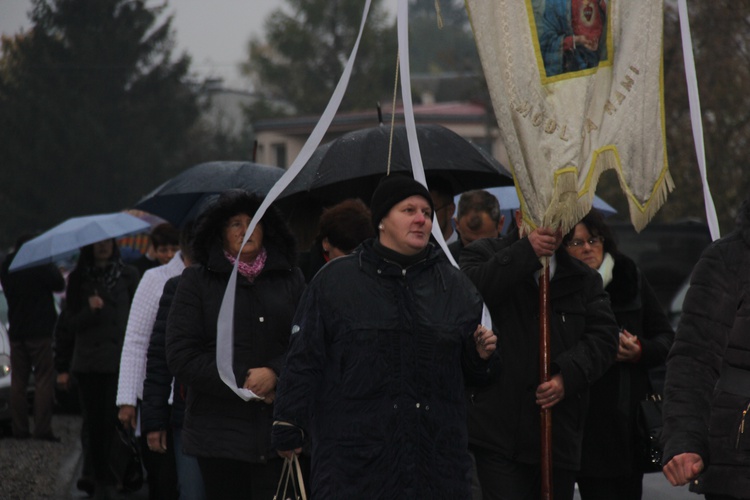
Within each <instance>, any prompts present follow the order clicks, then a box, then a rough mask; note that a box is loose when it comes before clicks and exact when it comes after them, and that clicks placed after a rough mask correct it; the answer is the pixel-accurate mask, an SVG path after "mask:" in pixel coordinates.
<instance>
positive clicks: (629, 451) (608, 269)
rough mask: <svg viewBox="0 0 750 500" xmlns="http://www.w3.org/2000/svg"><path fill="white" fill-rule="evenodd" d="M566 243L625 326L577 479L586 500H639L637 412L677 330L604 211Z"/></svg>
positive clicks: (594, 407)
mask: <svg viewBox="0 0 750 500" xmlns="http://www.w3.org/2000/svg"><path fill="white" fill-rule="evenodd" d="M563 245H564V246H565V248H566V249H567V251H568V254H570V255H571V256H572V257H575V258H577V259H579V260H581V261H582V262H584V263H586V264H588V265H589V266H590V267H592V268H593V269H596V270H597V271H599V274H600V275H601V277H602V281H603V283H604V289H605V291H606V292H607V293H608V294H609V297H610V300H611V304H612V311H613V312H614V313H615V318H616V319H617V322H618V323H619V325H620V329H621V333H620V344H619V346H618V350H617V362H616V363H615V364H614V365H612V367H611V368H610V369H609V370H607V372H606V373H605V374H604V375H603V376H602V378H601V379H599V380H598V381H597V382H596V383H595V384H594V385H593V386H592V387H591V400H590V406H589V413H588V417H587V418H586V427H585V429H584V434H583V452H582V456H581V470H580V473H579V475H578V477H577V482H578V488H579V491H580V494H581V498H582V500H592V499H622V500H625V499H628V500H632V499H640V498H641V492H642V481H643V472H644V471H643V468H642V467H641V466H640V465H639V460H638V459H639V449H638V446H637V439H636V408H637V406H638V402H639V401H641V400H642V399H645V398H646V396H647V395H648V394H649V393H651V392H652V388H651V383H650V381H649V377H648V370H649V369H650V368H654V367H656V366H659V365H662V364H663V363H664V362H665V360H666V358H667V353H668V352H669V348H670V347H671V345H672V340H673V339H674V331H673V330H672V327H671V326H670V324H669V320H668V319H667V317H666V315H665V314H664V311H663V310H662V308H661V306H660V305H659V302H658V300H657V298H656V295H655V294H654V291H653V290H652V288H651V286H650V285H649V283H648V281H647V280H646V277H645V276H643V274H642V273H641V272H640V270H639V269H638V267H637V266H636V264H635V262H633V261H632V260H631V259H630V258H628V257H626V256H625V255H623V254H622V253H620V252H618V250H617V245H616V244H615V240H614V238H613V237H612V232H611V231H610V229H609V227H608V226H607V224H606V223H605V222H604V218H603V217H602V215H601V214H600V213H599V212H597V211H596V210H592V211H591V212H589V214H588V215H586V217H584V218H583V219H582V220H581V222H579V223H578V224H576V226H575V227H574V228H573V229H572V230H571V231H570V232H569V233H568V234H567V235H565V237H564V238H563Z"/></svg>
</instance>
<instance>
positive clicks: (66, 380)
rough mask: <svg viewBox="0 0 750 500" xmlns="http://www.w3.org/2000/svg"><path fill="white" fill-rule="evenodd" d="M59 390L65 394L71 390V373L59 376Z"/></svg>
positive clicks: (62, 373) (59, 374) (63, 373)
mask: <svg viewBox="0 0 750 500" xmlns="http://www.w3.org/2000/svg"><path fill="white" fill-rule="evenodd" d="M57 388H58V389H60V390H61V391H65V392H68V391H69V390H70V373H68V372H61V373H58V374H57Z"/></svg>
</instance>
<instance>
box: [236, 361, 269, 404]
mask: <svg viewBox="0 0 750 500" xmlns="http://www.w3.org/2000/svg"><path fill="white" fill-rule="evenodd" d="M242 387H244V388H245V389H250V390H251V391H253V392H254V393H255V394H257V395H258V396H260V397H261V398H265V397H266V396H270V395H271V393H273V392H274V391H275V389H276V373H274V371H273V370H271V369H270V368H266V367H260V368H250V369H249V370H248V371H247V375H246V376H245V384H244V385H243V386H242Z"/></svg>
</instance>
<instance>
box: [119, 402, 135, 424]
mask: <svg viewBox="0 0 750 500" xmlns="http://www.w3.org/2000/svg"><path fill="white" fill-rule="evenodd" d="M117 420H119V421H120V423H121V424H122V426H123V427H124V428H125V429H135V425H136V412H135V406H133V405H122V406H120V411H118V412H117Z"/></svg>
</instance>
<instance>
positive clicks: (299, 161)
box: [216, 0, 416, 401]
mask: <svg viewBox="0 0 750 500" xmlns="http://www.w3.org/2000/svg"><path fill="white" fill-rule="evenodd" d="M370 4H371V0H367V1H366V2H365V8H364V11H363V12H362V22H361V23H360V26H359V34H358V35H357V41H356V42H355V44H354V48H353V49H352V53H351V55H350V56H349V60H348V61H347V63H346V66H345V67H344V72H343V74H342V75H341V79H340V80H339V82H338V84H337V85H336V89H335V90H334V92H333V95H332V96H331V100H330V101H329V102H328V106H326V109H325V111H324V112H323V115H322V116H321V117H320V121H318V124H317V125H316V126H315V128H314V129H313V131H312V133H311V134H310V137H309V138H308V139H307V142H305V145H304V146H303V147H302V150H301V151H300V153H299V155H298V156H297V158H296V159H295V160H294V162H292V165H291V166H290V167H289V169H288V170H287V171H286V172H285V173H284V175H282V176H281V178H280V179H279V180H278V181H276V184H274V186H273V188H271V190H270V191H269V192H268V194H267V195H266V197H265V199H264V200H263V203H261V205H260V207H259V208H258V211H257V212H256V213H255V215H254V216H253V219H252V220H251V221H250V225H249V227H248V228H247V232H245V237H244V238H243V240H242V245H240V253H241V252H242V247H244V246H245V243H247V240H248V239H250V235H251V234H253V231H254V230H255V227H256V226H257V225H258V222H259V221H260V219H261V218H262V217H263V214H265V213H266V210H268V207H269V206H270V205H271V203H273V202H274V201H275V200H276V198H277V197H278V196H279V195H280V194H281V193H282V191H284V189H285V188H286V187H287V186H288V185H289V183H290V182H292V180H294V178H295V177H296V176H297V174H299V172H300V170H302V167H304V166H305V163H307V160H309V159H310V157H311V156H312V154H313V152H315V149H316V148H317V147H318V145H320V142H321V141H322V140H323V136H324V135H325V133H326V131H327V130H328V127H329V126H330V125H331V122H332V121H333V117H334V116H335V115H336V111H338V109H339V106H340V105H341V100H342V99H343V98H344V92H345V91H346V87H347V86H348V85H349V78H350V77H351V74H352V67H353V66H354V60H355V59H356V56H357V50H358V49H359V42H360V40H361V38H362V32H363V30H364V28H365V21H366V20H367V14H368V13H369V12H370ZM415 141H416V139H415ZM239 262H240V254H239V253H238V254H237V261H236V262H235V263H234V269H232V274H231V276H230V277H229V283H227V289H226V290H225V291H224V298H223V299H222V301H221V308H220V309H219V318H218V320H217V322H216V366H217V368H218V370H219V376H220V377H221V380H222V381H224V383H225V384H226V385H227V386H228V387H229V388H230V389H232V391H234V393H235V394H237V395H238V396H239V397H240V398H242V399H244V400H245V401H249V400H252V399H262V398H260V397H259V396H258V395H257V394H255V393H253V391H251V390H249V389H245V388H243V387H237V381H236V380H235V378H234V373H233V371H232V365H233V358H234V298H235V292H236V290H237V267H238V265H239ZM251 368H252V367H251Z"/></svg>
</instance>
